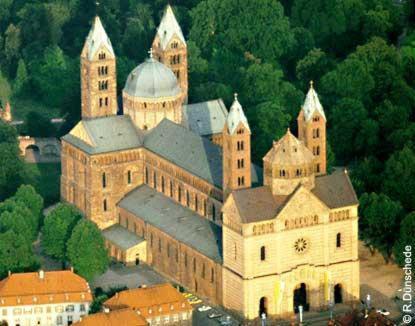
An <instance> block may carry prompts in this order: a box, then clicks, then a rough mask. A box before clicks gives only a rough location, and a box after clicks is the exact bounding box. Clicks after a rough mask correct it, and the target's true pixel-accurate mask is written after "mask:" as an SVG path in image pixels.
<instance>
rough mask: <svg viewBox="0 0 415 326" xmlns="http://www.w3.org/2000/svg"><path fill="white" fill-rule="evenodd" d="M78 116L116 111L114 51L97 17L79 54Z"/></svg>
mask: <svg viewBox="0 0 415 326" xmlns="http://www.w3.org/2000/svg"><path fill="white" fill-rule="evenodd" d="M81 101H82V103H81V107H82V119H90V118H98V117H105V116H110V115H116V114H117V108H118V105H117V77H116V64H115V54H114V50H113V48H112V45H111V41H110V39H109V38H108V35H107V33H106V32H105V30H104V27H103V26H102V23H101V20H100V18H99V17H98V16H96V17H95V19H94V22H93V24H92V28H91V30H90V32H89V34H88V37H87V39H86V41H85V45H84V48H83V49H82V53H81Z"/></svg>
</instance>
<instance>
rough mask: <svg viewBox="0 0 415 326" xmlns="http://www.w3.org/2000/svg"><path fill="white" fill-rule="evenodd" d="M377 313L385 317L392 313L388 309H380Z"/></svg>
mask: <svg viewBox="0 0 415 326" xmlns="http://www.w3.org/2000/svg"><path fill="white" fill-rule="evenodd" d="M376 312H377V313H379V314H382V315H384V316H389V315H390V314H391V313H390V312H389V311H388V310H386V309H378V310H376Z"/></svg>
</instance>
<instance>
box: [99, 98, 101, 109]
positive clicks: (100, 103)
mask: <svg viewBox="0 0 415 326" xmlns="http://www.w3.org/2000/svg"><path fill="white" fill-rule="evenodd" d="M99 107H100V108H101V107H102V98H101V97H100V98H99Z"/></svg>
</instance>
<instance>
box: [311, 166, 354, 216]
mask: <svg viewBox="0 0 415 326" xmlns="http://www.w3.org/2000/svg"><path fill="white" fill-rule="evenodd" d="M311 191H312V193H313V194H315V195H316V196H317V197H318V198H320V200H322V201H323V202H324V203H325V204H326V205H327V206H328V207H329V208H340V207H345V206H352V205H357V204H359V200H358V199H357V196H356V193H355V191H354V189H353V185H352V183H351V181H350V179H349V175H348V174H347V173H346V172H345V170H344V169H342V168H336V169H335V170H334V171H333V172H332V173H331V174H327V175H323V176H319V177H316V181H315V187H314V189H312V190H311Z"/></svg>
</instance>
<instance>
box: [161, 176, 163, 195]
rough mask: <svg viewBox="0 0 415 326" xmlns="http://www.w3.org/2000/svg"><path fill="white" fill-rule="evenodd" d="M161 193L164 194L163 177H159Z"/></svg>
mask: <svg viewBox="0 0 415 326" xmlns="http://www.w3.org/2000/svg"><path fill="white" fill-rule="evenodd" d="M161 192H162V193H164V175H162V176H161Z"/></svg>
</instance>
